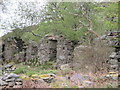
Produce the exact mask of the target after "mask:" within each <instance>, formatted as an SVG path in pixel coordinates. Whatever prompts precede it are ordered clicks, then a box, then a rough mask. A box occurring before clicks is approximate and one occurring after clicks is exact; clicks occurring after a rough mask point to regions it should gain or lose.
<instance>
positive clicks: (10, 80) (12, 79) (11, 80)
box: [5, 78, 15, 82]
mask: <svg viewBox="0 0 120 90" xmlns="http://www.w3.org/2000/svg"><path fill="white" fill-rule="evenodd" d="M5 81H6V82H14V81H15V79H14V78H11V79H6V80H5Z"/></svg>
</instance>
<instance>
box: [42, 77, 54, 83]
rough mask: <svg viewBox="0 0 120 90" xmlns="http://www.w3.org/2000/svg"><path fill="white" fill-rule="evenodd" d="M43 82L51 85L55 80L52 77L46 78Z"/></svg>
mask: <svg viewBox="0 0 120 90" xmlns="http://www.w3.org/2000/svg"><path fill="white" fill-rule="evenodd" d="M43 80H44V81H45V82H46V83H51V82H52V80H53V78H51V77H46V78H43Z"/></svg>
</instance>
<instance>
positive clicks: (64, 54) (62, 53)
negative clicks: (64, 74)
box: [57, 37, 74, 67]
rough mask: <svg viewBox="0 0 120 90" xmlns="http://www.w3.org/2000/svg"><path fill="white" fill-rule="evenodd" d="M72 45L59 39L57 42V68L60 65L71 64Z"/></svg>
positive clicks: (68, 41)
mask: <svg viewBox="0 0 120 90" xmlns="http://www.w3.org/2000/svg"><path fill="white" fill-rule="evenodd" d="M73 50H74V44H73V42H72V41H70V40H66V39H64V37H61V38H59V39H58V41H57V65H58V66H57V67H59V66H60V65H61V64H67V63H71V62H72V61H73Z"/></svg>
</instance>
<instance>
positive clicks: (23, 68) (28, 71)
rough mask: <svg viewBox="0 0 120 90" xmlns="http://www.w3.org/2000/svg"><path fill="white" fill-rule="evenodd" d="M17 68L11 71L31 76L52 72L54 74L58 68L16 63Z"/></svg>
mask: <svg viewBox="0 0 120 90" xmlns="http://www.w3.org/2000/svg"><path fill="white" fill-rule="evenodd" d="M17 66H18V67H17V69H16V70H15V71H13V73H15V74H25V75H27V76H31V75H33V74H48V73H54V74H56V73H57V72H58V70H52V69H46V68H44V69H43V68H41V66H38V67H35V66H28V65H23V64H22V63H21V64H18V65H17Z"/></svg>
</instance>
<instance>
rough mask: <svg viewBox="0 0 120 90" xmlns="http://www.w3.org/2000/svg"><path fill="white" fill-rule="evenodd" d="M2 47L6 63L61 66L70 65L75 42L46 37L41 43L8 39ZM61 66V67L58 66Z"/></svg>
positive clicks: (61, 38) (52, 36)
mask: <svg viewBox="0 0 120 90" xmlns="http://www.w3.org/2000/svg"><path fill="white" fill-rule="evenodd" d="M3 46H4V47H2V48H3V49H4V50H3V56H4V59H5V61H15V62H25V64H28V65H35V66H38V65H41V64H44V63H45V62H47V61H51V62H55V63H57V67H58V66H60V65H61V64H66V63H70V62H71V61H72V58H73V54H72V52H73V50H74V45H73V42H72V41H70V40H67V39H65V38H63V37H59V36H54V35H46V36H45V37H43V38H42V39H41V40H40V42H39V43H37V42H35V41H29V43H28V44H25V43H24V41H22V39H18V38H16V37H14V38H8V39H6V40H5V41H4V43H3ZM58 64H59V65H58Z"/></svg>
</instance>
